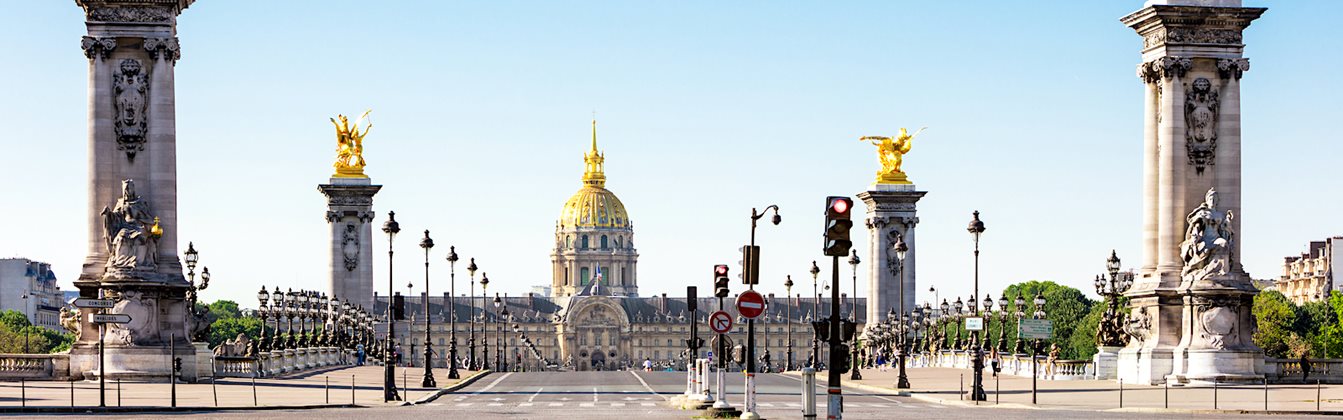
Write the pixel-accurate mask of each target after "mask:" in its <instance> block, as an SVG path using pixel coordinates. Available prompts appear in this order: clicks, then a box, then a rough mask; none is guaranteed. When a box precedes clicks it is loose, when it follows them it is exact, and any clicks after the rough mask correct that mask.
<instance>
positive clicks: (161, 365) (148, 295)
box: [70, 0, 203, 380]
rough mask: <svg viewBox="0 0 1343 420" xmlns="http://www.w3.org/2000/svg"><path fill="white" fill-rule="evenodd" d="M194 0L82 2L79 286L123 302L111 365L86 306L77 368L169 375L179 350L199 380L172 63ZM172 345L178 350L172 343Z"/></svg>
mask: <svg viewBox="0 0 1343 420" xmlns="http://www.w3.org/2000/svg"><path fill="white" fill-rule="evenodd" d="M193 2H194V0H153V1H151V0H76V1H75V3H76V4H77V5H78V6H80V7H81V8H83V9H84V14H85V15H84V16H85V26H86V27H87V29H88V35H87V36H85V37H84V38H83V39H82V41H81V46H82V47H83V50H84V55H85V57H87V58H88V59H89V79H88V83H89V95H88V101H89V102H88V103H89V108H88V109H89V120H88V121H89V122H88V124H89V139H88V144H89V201H88V213H87V214H88V218H87V219H86V223H87V225H88V229H89V230H88V243H87V256H86V257H85V259H84V264H83V267H82V269H81V270H80V274H79V278H78V279H77V280H76V281H75V286H76V287H78V288H79V292H80V295H81V296H82V297H89V298H92V297H98V296H99V295H100V294H101V295H102V296H103V297H105V298H107V299H111V300H113V301H115V307H114V308H112V309H110V310H108V312H109V313H121V314H126V315H130V316H131V322H130V323H127V324H109V325H107V333H106V335H107V339H106V349H107V351H106V353H107V365H106V366H99V365H98V358H97V350H96V348H97V344H98V326H97V325H96V324H93V323H92V322H91V320H90V317H89V316H88V314H89V311H88V310H85V311H84V316H82V317H81V322H80V330H79V332H78V333H79V338H78V339H77V340H76V342H75V344H74V346H73V347H72V349H71V352H70V373H71V374H72V375H73V376H87V377H94V376H97V375H107V376H108V377H118V378H133V379H135V378H138V379H150V380H166V379H167V377H168V376H169V375H170V374H171V372H170V368H169V366H170V364H169V362H168V361H169V360H170V359H171V358H172V356H175V357H181V358H182V359H183V360H182V364H183V366H184V368H183V374H182V377H183V378H184V379H188V380H194V379H195V373H194V372H195V365H194V364H193V363H194V350H193V348H192V346H191V342H190V339H191V337H190V335H191V334H192V332H193V330H195V329H196V328H197V327H203V325H200V323H199V322H196V320H193V319H188V317H189V316H190V313H189V311H188V310H187V308H186V302H185V297H186V290H187V288H188V287H189V285H188V283H187V281H186V279H185V277H184V276H183V274H182V264H181V261H180V260H179V257H178V255H177V251H178V244H177V149H176V147H177V144H176V143H177V139H176V137H177V135H176V130H177V128H176V110H175V94H174V83H173V67H174V66H175V65H176V63H177V59H178V57H179V48H178V40H177V16H178V15H179V14H180V13H181V12H182V10H183V9H185V8H187V7H188V6H190V5H191V3H193ZM174 345H175V347H176V352H175V353H172V354H170V347H172V346H174Z"/></svg>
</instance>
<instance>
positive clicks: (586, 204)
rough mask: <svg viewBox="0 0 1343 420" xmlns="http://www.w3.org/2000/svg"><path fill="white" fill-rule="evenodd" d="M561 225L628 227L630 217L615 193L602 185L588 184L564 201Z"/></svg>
mask: <svg viewBox="0 0 1343 420" xmlns="http://www.w3.org/2000/svg"><path fill="white" fill-rule="evenodd" d="M560 226H562V227H598V228H628V227H630V218H629V213H626V212H625V205H624V204H622V203H621V202H620V199H619V198H616V195H615V193H612V192H611V191H610V190H608V189H606V188H602V187H596V186H586V187H583V188H582V189H579V190H578V192H576V193H574V195H573V196H572V197H569V201H567V202H565V203H564V210H563V211H562V212H561V213H560Z"/></svg>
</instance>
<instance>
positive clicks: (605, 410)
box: [62, 372, 1315, 420]
mask: <svg viewBox="0 0 1343 420" xmlns="http://www.w3.org/2000/svg"><path fill="white" fill-rule="evenodd" d="M726 376H727V378H728V380H727V384H728V385H727V387H728V401H729V402H730V403H732V405H733V406H734V407H737V408H741V406H742V404H743V396H742V391H743V385H742V384H743V381H744V379H743V378H742V375H741V374H740V373H738V374H728V375H726ZM757 379H758V380H757V385H756V389H757V395H758V396H759V398H758V399H759V409H758V413H759V414H761V415H762V416H763V417H764V418H767V419H796V418H801V416H802V414H801V402H802V400H801V397H800V396H799V394H800V390H801V382H800V380H799V379H797V378H794V377H790V376H783V375H777V374H762V375H760V376H757ZM820 379H821V380H820V381H819V382H821V384H820V386H818V387H817V390H816V391H817V394H818V395H817V398H818V407H817V411H818V412H819V414H820V418H822V419H823V418H825V399H824V398H825V389H824V377H822V378H820ZM684 391H685V373H683V372H565V373H560V372H543V373H533V372H529V373H496V374H492V375H489V376H486V377H485V378H482V379H481V380H479V381H477V382H476V383H474V384H472V385H470V386H468V387H466V388H463V389H461V390H459V391H457V392H456V393H452V394H446V395H444V396H442V397H441V398H439V399H437V400H436V401H433V402H431V403H428V404H423V405H419V406H413V407H377V408H352V409H322V410H307V411H294V410H272V411H245V412H207V413H177V414H137V415H129V416H119V415H104V416H98V417H100V418H109V417H113V418H118V417H124V418H148V417H158V416H161V415H162V416H168V415H171V416H173V417H181V416H183V415H184V414H185V415H187V416H190V417H199V418H238V419H248V420H260V419H294V418H322V419H367V418H379V419H395V420H410V419H443V418H448V419H454V420H485V419H622V420H628V419H632V418H637V419H639V420H646V419H689V418H692V417H695V416H698V415H700V413H699V412H697V411H684V410H678V409H676V408H672V407H670V406H669V405H668V404H667V400H669V399H671V398H672V397H674V396H676V395H679V394H681V393H682V392H684ZM844 396H845V398H844V404H845V407H844V408H845V410H844V417H845V418H847V419H895V418H937V419H942V420H951V419H974V420H983V419H985V418H992V419H994V420H1012V419H1022V420H1025V419H1041V418H1057V419H1081V418H1085V419H1088V420H1093V419H1151V418H1181V419H1226V418H1257V417H1258V416H1255V417H1251V416H1232V415H1227V414H1164V415H1163V414H1153V413H1116V412H1083V411H1066V410H1036V409H1007V408H991V407H989V406H987V405H986V406H984V407H956V406H942V405H938V404H934V403H929V402H924V401H921V400H917V399H913V398H909V397H900V396H896V395H893V394H888V393H871V392H866V391H862V390H857V389H849V388H845V389H844ZM65 416H69V415H62V417H65ZM76 416H77V415H76ZM1273 418H1274V419H1283V418H1315V417H1308V416H1274V417H1273Z"/></svg>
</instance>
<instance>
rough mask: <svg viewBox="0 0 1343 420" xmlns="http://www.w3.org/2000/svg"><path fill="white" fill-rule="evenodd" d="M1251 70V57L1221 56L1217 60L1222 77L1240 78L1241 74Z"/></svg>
mask: <svg viewBox="0 0 1343 420" xmlns="http://www.w3.org/2000/svg"><path fill="white" fill-rule="evenodd" d="M1247 71H1250V59H1248V58H1221V59H1218V60H1217V74H1218V75H1220V76H1222V79H1231V78H1235V79H1236V80H1240V76H1241V75H1242V74H1244V73H1245V72H1247Z"/></svg>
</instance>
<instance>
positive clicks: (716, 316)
mask: <svg viewBox="0 0 1343 420" xmlns="http://www.w3.org/2000/svg"><path fill="white" fill-rule="evenodd" d="M709 329H711V330H713V332H716V333H719V334H727V332H728V331H729V330H731V329H732V315H728V314H727V312H723V311H718V312H714V313H713V315H709Z"/></svg>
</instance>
